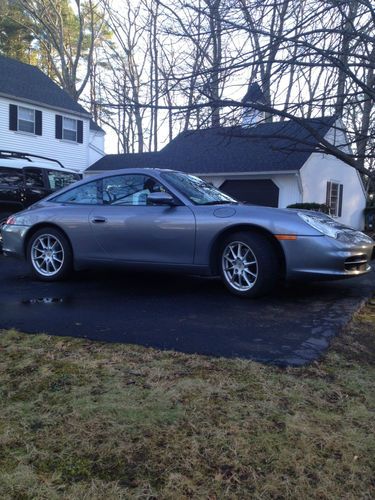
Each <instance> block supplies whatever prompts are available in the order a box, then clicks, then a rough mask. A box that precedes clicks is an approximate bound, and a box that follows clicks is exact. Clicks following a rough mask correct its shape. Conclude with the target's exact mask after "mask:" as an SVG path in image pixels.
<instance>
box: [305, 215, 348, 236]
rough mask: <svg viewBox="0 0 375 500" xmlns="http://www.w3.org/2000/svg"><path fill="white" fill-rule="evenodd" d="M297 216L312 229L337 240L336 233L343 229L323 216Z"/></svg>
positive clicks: (329, 218)
mask: <svg viewBox="0 0 375 500" xmlns="http://www.w3.org/2000/svg"><path fill="white" fill-rule="evenodd" d="M298 216H299V217H301V219H302V220H303V221H305V222H306V224H308V225H309V226H311V227H313V228H314V229H316V230H317V231H319V232H320V233H323V234H325V235H326V236H330V237H331V238H335V239H337V236H338V233H339V232H340V231H341V230H342V227H343V226H340V225H338V224H337V222H335V221H334V220H333V219H331V217H328V216H327V215H323V214H322V215H320V214H306V213H304V212H298Z"/></svg>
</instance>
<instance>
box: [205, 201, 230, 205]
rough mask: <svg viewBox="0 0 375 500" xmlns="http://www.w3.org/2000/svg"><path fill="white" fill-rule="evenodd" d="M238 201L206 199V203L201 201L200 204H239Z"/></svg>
mask: <svg viewBox="0 0 375 500" xmlns="http://www.w3.org/2000/svg"><path fill="white" fill-rule="evenodd" d="M237 203H238V202H237V201H229V200H222V201H218V200H216V201H206V203H200V205H227V204H233V205H237Z"/></svg>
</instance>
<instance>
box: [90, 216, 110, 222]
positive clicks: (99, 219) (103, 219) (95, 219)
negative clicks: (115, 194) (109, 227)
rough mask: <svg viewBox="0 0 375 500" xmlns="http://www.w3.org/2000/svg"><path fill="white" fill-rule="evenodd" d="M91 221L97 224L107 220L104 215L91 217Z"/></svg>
mask: <svg viewBox="0 0 375 500" xmlns="http://www.w3.org/2000/svg"><path fill="white" fill-rule="evenodd" d="M91 222H93V223H94V224H99V223H102V222H107V219H106V218H105V217H93V218H92V219H91Z"/></svg>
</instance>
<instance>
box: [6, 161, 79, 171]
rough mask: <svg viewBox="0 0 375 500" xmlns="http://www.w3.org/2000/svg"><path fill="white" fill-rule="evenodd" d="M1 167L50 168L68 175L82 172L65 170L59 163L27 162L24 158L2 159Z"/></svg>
mask: <svg viewBox="0 0 375 500" xmlns="http://www.w3.org/2000/svg"><path fill="white" fill-rule="evenodd" d="M0 167H6V168H14V169H19V168H26V167H38V168H46V169H47V168H48V169H51V170H58V171H60V172H67V173H68V174H71V173H74V174H79V173H80V172H79V171H78V170H72V169H69V168H63V167H61V166H60V165H58V164H57V163H55V162H53V161H50V162H49V161H46V160H38V161H33V160H30V161H29V160H26V159H22V158H0Z"/></svg>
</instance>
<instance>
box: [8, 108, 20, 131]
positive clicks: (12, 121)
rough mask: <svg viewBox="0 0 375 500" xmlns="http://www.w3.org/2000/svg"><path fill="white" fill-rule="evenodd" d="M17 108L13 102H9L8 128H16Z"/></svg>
mask: <svg viewBox="0 0 375 500" xmlns="http://www.w3.org/2000/svg"><path fill="white" fill-rule="evenodd" d="M17 121H18V108H17V106H16V105H15V104H9V130H18V127H17V125H18V124H17Z"/></svg>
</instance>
